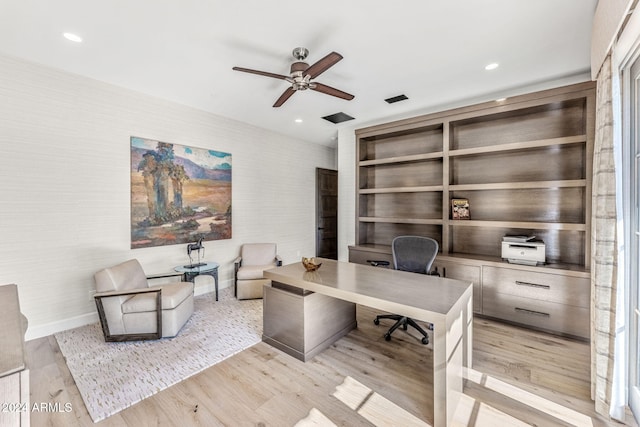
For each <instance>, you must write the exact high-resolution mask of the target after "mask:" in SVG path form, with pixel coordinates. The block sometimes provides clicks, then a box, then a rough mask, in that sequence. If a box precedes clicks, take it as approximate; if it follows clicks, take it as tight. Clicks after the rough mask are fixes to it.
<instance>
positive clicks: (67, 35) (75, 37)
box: [63, 33, 82, 43]
mask: <svg viewBox="0 0 640 427" xmlns="http://www.w3.org/2000/svg"><path fill="white" fill-rule="evenodd" d="M63 36H64V38H65V39H67V40H71V41H72V42H76V43H82V37H80V36H79V35H77V34H73V33H64V34H63Z"/></svg>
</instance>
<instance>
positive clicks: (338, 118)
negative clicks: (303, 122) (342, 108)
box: [323, 112, 354, 125]
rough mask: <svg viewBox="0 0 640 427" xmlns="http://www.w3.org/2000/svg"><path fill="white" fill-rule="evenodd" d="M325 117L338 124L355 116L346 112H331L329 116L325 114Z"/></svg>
mask: <svg viewBox="0 0 640 427" xmlns="http://www.w3.org/2000/svg"><path fill="white" fill-rule="evenodd" d="M323 119H325V120H328V121H330V122H331V123H333V124H336V125H337V124H338V123H342V122H346V121H348V120H353V119H354V117H351V116H350V115H348V114H345V113H342V112H340V113H335V114H331V115H329V116H324V117H323Z"/></svg>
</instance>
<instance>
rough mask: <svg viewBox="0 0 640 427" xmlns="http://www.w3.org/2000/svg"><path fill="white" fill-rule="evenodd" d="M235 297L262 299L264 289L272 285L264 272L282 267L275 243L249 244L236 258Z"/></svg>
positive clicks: (243, 246) (243, 247) (245, 245)
mask: <svg viewBox="0 0 640 427" xmlns="http://www.w3.org/2000/svg"><path fill="white" fill-rule="evenodd" d="M234 263H235V280H234V285H235V289H234V295H235V296H236V297H237V298H238V299H254V298H262V288H263V286H264V285H267V284H270V283H271V280H269V279H265V278H264V276H263V274H262V273H263V271H264V270H268V269H270V268H273V267H276V266H280V265H282V260H281V259H280V257H279V256H278V254H277V248H276V244H275V243H247V244H244V245H242V248H241V249H240V256H239V257H238V258H236V260H235V261H234Z"/></svg>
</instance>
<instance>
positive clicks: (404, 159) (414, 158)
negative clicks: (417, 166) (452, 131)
mask: <svg viewBox="0 0 640 427" xmlns="http://www.w3.org/2000/svg"><path fill="white" fill-rule="evenodd" d="M442 155H443V154H442V151H439V152H436V153H425V154H412V155H410V156H398V157H387V158H384V159H376V160H363V161H361V162H360V166H361V167H367V166H376V165H387V164H390V163H409V162H420V161H424V160H434V159H442Z"/></svg>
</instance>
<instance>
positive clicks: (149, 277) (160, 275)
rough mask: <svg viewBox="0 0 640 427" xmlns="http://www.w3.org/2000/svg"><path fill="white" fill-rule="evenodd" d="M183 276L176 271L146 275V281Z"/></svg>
mask: <svg viewBox="0 0 640 427" xmlns="http://www.w3.org/2000/svg"><path fill="white" fill-rule="evenodd" d="M183 275H184V273H179V272H177V271H169V272H167V273H158V274H149V275H147V280H153V279H164V278H167V277H177V276H183Z"/></svg>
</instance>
